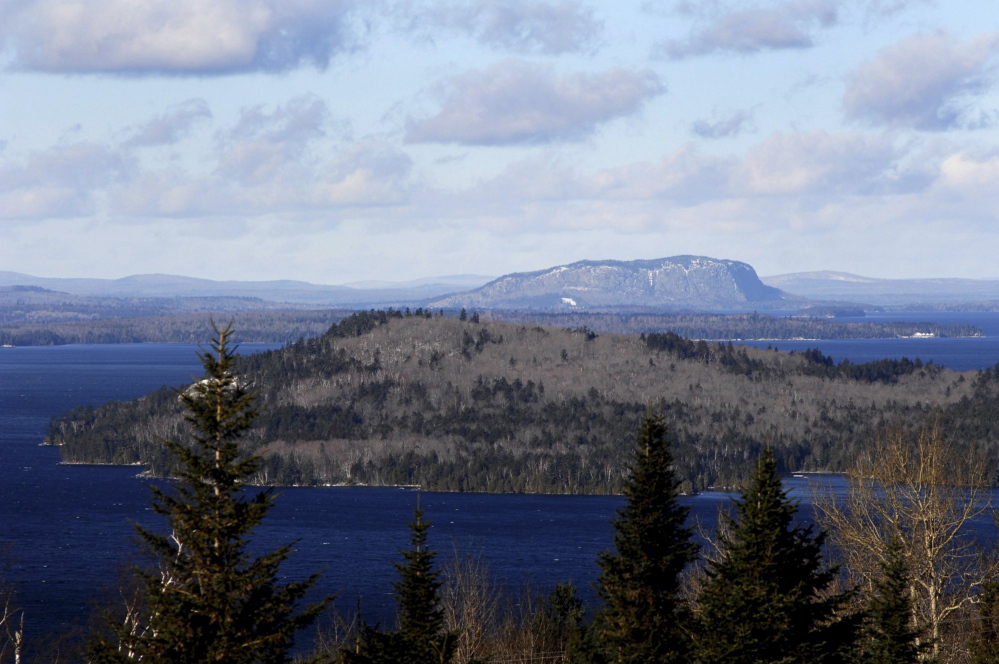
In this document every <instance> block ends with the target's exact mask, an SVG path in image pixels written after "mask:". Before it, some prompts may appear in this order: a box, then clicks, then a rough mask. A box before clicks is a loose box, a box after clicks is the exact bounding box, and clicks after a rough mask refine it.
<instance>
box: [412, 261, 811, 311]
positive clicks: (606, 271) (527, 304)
mask: <svg viewBox="0 0 999 664" xmlns="http://www.w3.org/2000/svg"><path fill="white" fill-rule="evenodd" d="M796 299H797V298H794V297H793V296H789V295H788V294H786V293H783V292H781V291H780V290H779V289H777V288H773V287H770V286H767V285H766V284H764V283H763V282H761V281H760V279H759V277H757V276H756V271H755V270H754V269H753V268H752V267H751V266H749V265H747V264H746V263H740V262H738V261H731V260H719V259H716V258H708V257H706V256H673V257H671V258H658V259H653V260H637V261H609V260H608V261H589V260H586V261H579V262H576V263H571V264H569V265H560V266H558V267H553V268H549V269H547V270H539V271H537V272H523V273H516V274H508V275H505V276H502V277H500V278H498V279H495V280H493V281H491V282H489V283H488V284H486V285H485V286H482V287H481V288H477V289H475V290H472V291H469V292H466V293H458V294H455V295H451V296H448V297H445V298H441V299H439V300H436V301H434V302H432V303H431V306H432V307H443V308H451V309H455V308H458V307H474V308H480V309H545V310H563V311H564V310H574V309H577V310H578V309H609V308H615V309H620V308H636V309H637V308H640V309H651V310H661V309H752V308H768V307H778V306H787V305H788V304H794V303H795V300H796Z"/></svg>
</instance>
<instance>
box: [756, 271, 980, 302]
mask: <svg viewBox="0 0 999 664" xmlns="http://www.w3.org/2000/svg"><path fill="white" fill-rule="evenodd" d="M760 280H761V281H762V282H763V283H764V284H767V285H768V286H772V287H774V288H780V289H782V290H784V291H787V292H789V293H794V294H795V295H801V296H803V297H807V298H810V299H817V300H838V301H843V302H856V303H863V304H872V305H902V304H916V303H926V304H937V305H940V304H961V303H970V302H983V301H988V300H999V281H996V280H984V279H876V278H873V277H862V276H860V275H856V274H850V273H848V272H830V271H819V272H796V273H793V274H778V275H774V276H770V277H761V279H760Z"/></svg>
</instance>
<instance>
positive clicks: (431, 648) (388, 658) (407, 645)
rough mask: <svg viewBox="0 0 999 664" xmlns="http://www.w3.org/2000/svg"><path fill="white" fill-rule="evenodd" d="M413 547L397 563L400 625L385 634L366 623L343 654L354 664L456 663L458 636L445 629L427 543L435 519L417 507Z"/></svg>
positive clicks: (438, 583) (412, 528)
mask: <svg viewBox="0 0 999 664" xmlns="http://www.w3.org/2000/svg"><path fill="white" fill-rule="evenodd" d="M409 529H410V545H411V547H410V548H409V549H408V550H405V551H402V552H401V553H402V557H403V562H402V563H396V564H395V567H396V570H397V571H398V572H399V581H396V582H395V583H393V584H392V587H393V589H394V590H395V600H396V607H397V608H398V611H399V628H398V630H396V631H395V632H381V631H379V630H378V629H377V628H371V627H362V628H361V633H360V636H359V638H358V642H357V644H356V647H355V649H354V650H353V651H347V652H345V653H343V655H344V660H345V661H346V662H350V663H353V664H446V663H447V662H450V661H451V658H452V656H453V655H454V651H455V646H456V645H457V635H456V634H455V633H453V632H447V631H446V630H445V627H444V613H443V611H441V607H440V596H439V594H438V591H439V590H440V586H441V581H440V572H439V570H437V569H436V568H435V566H434V552H433V551H431V550H430V549H429V548H428V547H427V531H428V530H429V529H430V522H429V521H424V520H423V512H422V511H421V510H420V509H419V507H417V509H416V512H415V516H414V519H413V522H412V523H410V524H409Z"/></svg>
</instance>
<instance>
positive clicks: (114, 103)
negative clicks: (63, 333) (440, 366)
mask: <svg viewBox="0 0 999 664" xmlns="http://www.w3.org/2000/svg"><path fill="white" fill-rule="evenodd" d="M997 19H999V15H997V12H996V7H995V4H994V0H988V1H985V0H983V1H980V2H976V1H971V0H967V1H966V0H950V1H946V2H945V1H943V0H940V1H939V2H932V1H929V0H780V1H775V2H735V1H732V2H728V1H725V0H705V1H703V2H695V1H693V0H680V1H672V2H671V1H664V2H652V1H651V0H648V1H643V0H634V1H629V0H619V1H617V2H614V3H610V2H583V1H574V0H545V1H542V0H506V1H505V2H486V1H484V0H442V1H439V2H421V1H419V0H413V1H410V2H394V1H392V0H381V1H380V0H213V1H211V2H209V1H208V0H141V1H140V0H0V270H12V271H19V272H26V273H29V274H34V275H38V276H58V277H73V276H91V277H106V278H113V277H121V276H126V275H129V274H138V273H151V272H163V273H171V274H184V275H190V276H200V277H207V278H214V279H241V280H243V279H283V278H289V279H303V280H307V281H312V282H316V283H347V282H353V281H361V280H369V279H376V280H407V279H415V278H420V277H426V276H432V275H440V274H460V273H474V274H485V275H499V274H504V273H507V272H514V271H522V270H532V269H540V268H544V267H548V266H551V265H556V264H561V263H567V262H572V261H575V260H580V259H602V258H613V259H620V260H630V259H638V258H654V257H661V256H671V255H677V254H703V255H708V256H713V257H717V258H729V259H734V260H742V261H745V262H748V263H750V264H751V265H753V266H754V267H755V268H756V269H757V271H758V272H759V273H760V274H762V275H768V274H778V273H785V272H799V271H809V270H819V269H831V270H842V271H849V272H855V273H859V274H864V275H868V276H876V277H922V276H937V277H943V276H949V277H971V278H993V279H995V278H999V263H997V261H996V254H997V252H999V79H997V66H999V20H997Z"/></svg>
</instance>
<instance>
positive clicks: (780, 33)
mask: <svg viewBox="0 0 999 664" xmlns="http://www.w3.org/2000/svg"><path fill="white" fill-rule="evenodd" d="M837 6H838V3H837V2H836V1H835V0H796V1H792V2H783V3H780V4H779V5H778V6H777V7H775V8H772V9H768V8H762V7H751V8H748V9H743V8H741V7H740V8H739V9H729V8H726V10H724V11H721V12H718V13H712V14H711V15H708V16H703V17H702V18H701V20H700V21H699V22H698V25H696V26H695V27H694V28H693V29H692V30H691V32H690V34H689V35H688V36H687V38H686V39H680V40H667V41H664V42H661V43H660V44H659V45H658V46H657V48H656V51H657V53H658V54H660V55H665V56H667V57H670V58H673V59H676V60H679V59H683V58H689V57H693V56H698V55H707V54H709V53H715V52H730V53H743V54H749V53H759V52H761V51H770V50H781V49H801V48H809V47H811V46H812V43H813V42H812V31H813V30H814V29H815V28H816V27H829V26H830V25H833V24H835V23H836V20H837ZM706 7H707V8H708V10H710V9H711V8H712V7H713V5H712V4H710V3H709V4H707V5H706ZM704 11H705V9H704V8H702V7H697V8H696V9H695V8H694V6H686V12H685V13H696V12H704Z"/></svg>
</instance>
